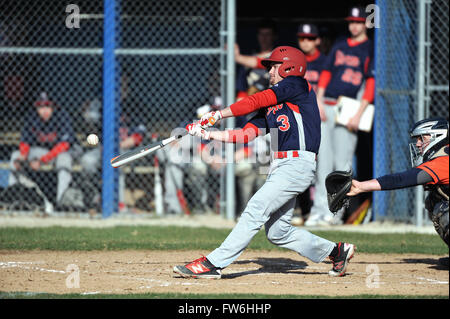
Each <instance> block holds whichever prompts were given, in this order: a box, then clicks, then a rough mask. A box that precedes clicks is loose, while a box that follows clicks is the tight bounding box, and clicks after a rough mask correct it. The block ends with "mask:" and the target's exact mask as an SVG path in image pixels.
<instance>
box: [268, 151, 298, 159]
mask: <svg viewBox="0 0 450 319" xmlns="http://www.w3.org/2000/svg"><path fill="white" fill-rule="evenodd" d="M273 157H274V158H276V159H279V158H286V157H288V153H287V152H274V153H273ZM292 157H300V156H299V155H298V152H297V151H292Z"/></svg>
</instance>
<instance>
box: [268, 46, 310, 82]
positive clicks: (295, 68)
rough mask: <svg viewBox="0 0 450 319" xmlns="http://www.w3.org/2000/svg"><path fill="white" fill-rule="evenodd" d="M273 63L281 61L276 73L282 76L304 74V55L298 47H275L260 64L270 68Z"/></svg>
mask: <svg viewBox="0 0 450 319" xmlns="http://www.w3.org/2000/svg"><path fill="white" fill-rule="evenodd" d="M273 63H281V66H280V68H279V70H278V73H279V74H280V76H281V77H282V78H285V77H287V76H301V77H303V76H305V73H306V57H305V54H304V53H303V52H302V51H300V50H299V49H296V48H294V47H290V46H281V47H276V48H275V49H274V50H273V51H272V53H271V54H270V57H269V58H267V59H264V60H262V61H261V64H262V65H263V66H264V67H266V68H270V67H271V65H272V64H273Z"/></svg>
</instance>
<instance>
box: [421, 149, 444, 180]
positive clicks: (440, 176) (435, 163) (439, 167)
mask: <svg viewBox="0 0 450 319" xmlns="http://www.w3.org/2000/svg"><path fill="white" fill-rule="evenodd" d="M448 158H449V157H448V156H440V157H437V158H435V159H433V160H431V161H428V162H425V163H423V164H421V165H419V166H417V168H420V169H421V170H424V171H425V172H427V173H428V175H430V176H431V177H432V178H433V181H432V182H430V183H428V184H448V183H449V177H448V172H449V160H448Z"/></svg>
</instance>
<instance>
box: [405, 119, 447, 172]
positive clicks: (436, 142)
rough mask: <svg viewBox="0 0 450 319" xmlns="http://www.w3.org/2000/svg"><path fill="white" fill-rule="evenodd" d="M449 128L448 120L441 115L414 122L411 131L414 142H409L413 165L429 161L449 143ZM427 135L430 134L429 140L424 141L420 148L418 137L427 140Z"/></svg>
mask: <svg viewBox="0 0 450 319" xmlns="http://www.w3.org/2000/svg"><path fill="white" fill-rule="evenodd" d="M448 129H449V126H448V121H447V120H445V119H444V118H440V117H434V118H429V119H424V120H421V121H419V122H417V123H415V124H414V126H413V127H412V129H411V131H410V133H409V135H410V137H411V138H412V139H413V142H411V143H409V152H410V155H411V165H412V166H413V167H416V166H418V165H420V164H422V163H423V162H426V161H428V160H429V159H430V158H432V157H433V155H434V154H435V153H436V152H437V151H438V150H439V149H441V147H442V146H444V145H446V144H448ZM426 135H428V136H430V138H429V141H426V142H425V143H423V144H422V145H421V147H420V148H419V147H418V146H417V138H421V139H422V141H425V139H424V136H426Z"/></svg>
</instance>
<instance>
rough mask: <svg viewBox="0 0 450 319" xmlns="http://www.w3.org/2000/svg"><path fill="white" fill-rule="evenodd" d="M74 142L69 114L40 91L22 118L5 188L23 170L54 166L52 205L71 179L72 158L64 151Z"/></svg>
mask: <svg viewBox="0 0 450 319" xmlns="http://www.w3.org/2000/svg"><path fill="white" fill-rule="evenodd" d="M74 142H75V136H74V133H73V128H72V119H71V118H70V116H69V114H68V113H67V112H66V111H65V110H63V109H62V108H60V107H59V106H57V105H56V103H55V102H54V101H52V100H51V99H50V98H49V96H48V95H47V92H41V93H40V96H39V98H38V99H37V100H36V102H35V103H34V106H33V109H32V110H31V111H30V112H29V113H28V114H27V115H26V117H25V120H24V126H23V128H22V131H21V138H20V145H19V150H17V151H14V152H13V153H12V155H11V169H12V172H11V174H10V177H9V186H11V185H13V184H15V183H17V180H18V178H17V176H16V174H21V173H22V172H23V170H24V169H25V170H26V169H28V168H30V169H32V170H33V171H38V170H39V169H40V167H41V165H42V164H54V165H55V168H56V170H57V178H58V185H57V192H56V201H54V203H56V204H58V202H59V201H60V200H61V198H62V195H63V194H64V191H65V190H66V189H67V188H68V187H69V184H70V181H71V180H72V172H71V171H72V156H71V155H70V153H69V152H68V151H69V149H70V147H71V145H72V144H73V143H74Z"/></svg>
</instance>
